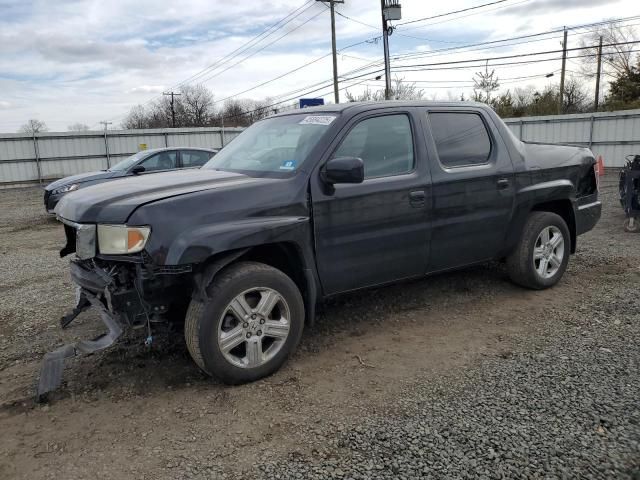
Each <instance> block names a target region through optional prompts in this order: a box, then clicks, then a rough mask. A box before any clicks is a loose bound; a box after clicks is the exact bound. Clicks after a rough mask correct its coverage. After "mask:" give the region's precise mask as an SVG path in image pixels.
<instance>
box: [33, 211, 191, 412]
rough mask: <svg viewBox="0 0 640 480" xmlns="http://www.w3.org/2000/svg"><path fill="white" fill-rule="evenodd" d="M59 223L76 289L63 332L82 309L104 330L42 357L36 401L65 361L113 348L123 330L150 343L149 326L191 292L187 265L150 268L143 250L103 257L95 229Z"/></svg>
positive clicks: (57, 378) (53, 384)
mask: <svg viewBox="0 0 640 480" xmlns="http://www.w3.org/2000/svg"><path fill="white" fill-rule="evenodd" d="M60 220H61V221H62V222H63V223H64V227H65V233H66V236H67V244H66V246H65V247H64V248H63V249H62V250H61V251H60V256H61V257H64V256H66V255H69V254H72V253H75V256H74V258H73V259H72V260H71V262H70V273H71V278H72V280H73V282H74V283H75V284H76V288H77V293H78V294H77V296H76V300H77V304H76V306H75V308H74V309H73V310H72V311H71V312H70V313H69V314H67V315H65V316H64V317H62V319H61V320H60V325H61V327H62V328H67V327H68V326H69V325H70V324H71V322H73V320H74V319H75V318H76V317H77V316H78V315H79V314H80V313H82V312H83V311H85V310H87V309H90V308H94V309H96V310H97V313H98V314H99V317H100V319H101V320H102V322H103V323H104V325H105V327H106V329H107V331H106V333H104V334H102V335H100V336H99V337H97V338H95V339H93V340H83V341H80V342H76V343H73V344H69V345H65V346H63V347H60V348H58V349H56V350H55V351H53V352H50V353H47V354H46V355H45V356H44V359H43V363H42V366H41V369H40V378H39V381H38V386H37V392H36V399H37V400H38V401H41V400H43V399H44V398H45V395H46V394H47V393H48V392H51V391H53V390H55V389H57V388H58V387H59V386H60V384H61V382H62V373H63V370H64V361H65V360H66V359H67V358H70V357H74V356H76V355H79V354H91V353H93V352H96V351H99V350H103V349H105V348H107V347H109V346H111V345H113V344H114V343H115V342H116V340H117V339H118V338H119V337H120V336H121V335H122V334H123V332H124V331H125V330H126V329H127V328H132V329H135V328H141V329H142V328H144V329H146V333H147V335H146V340H145V343H147V344H149V343H151V340H152V330H151V328H152V324H153V323H156V322H162V321H166V320H168V319H169V315H170V314H171V313H172V312H173V311H175V310H180V309H181V308H184V307H185V306H186V301H187V300H188V298H189V291H190V289H191V288H192V281H191V280H192V278H191V266H189V265H185V266H180V267H163V266H157V265H155V264H154V263H153V262H152V261H151V259H150V258H149V256H148V255H147V254H146V253H145V252H144V250H143V251H140V252H137V253H134V254H127V255H102V254H100V253H98V252H99V248H98V245H97V234H96V228H97V227H96V225H90V224H76V223H74V222H70V221H67V220H65V219H60Z"/></svg>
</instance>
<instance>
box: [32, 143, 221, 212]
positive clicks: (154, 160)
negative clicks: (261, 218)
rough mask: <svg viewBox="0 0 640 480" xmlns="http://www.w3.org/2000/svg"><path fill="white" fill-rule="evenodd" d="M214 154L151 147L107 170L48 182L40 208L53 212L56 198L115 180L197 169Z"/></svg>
mask: <svg viewBox="0 0 640 480" xmlns="http://www.w3.org/2000/svg"><path fill="white" fill-rule="evenodd" d="M217 152H218V150H217V149H206V148H177V147H170V148H154V149H151V150H143V151H141V152H138V153H135V154H133V155H131V156H130V157H127V158H125V159H124V160H122V161H121V162H119V163H117V164H115V165H114V166H113V167H111V168H109V169H108V170H100V171H97V172H87V173H80V174H78V175H72V176H70V177H65V178H62V179H60V180H56V181H55V182H52V183H50V184H49V185H47V186H46V187H45V189H44V206H45V208H46V210H47V212H48V213H53V210H54V208H55V207H56V205H57V204H58V202H59V201H60V199H61V198H62V197H63V196H64V195H66V194H67V193H69V192H74V191H76V190H78V189H80V188H86V187H88V186H90V185H96V184H98V183H104V182H108V181H110V180H115V179H117V178H123V177H128V176H132V175H141V174H147V173H158V172H164V171H167V170H175V169H178V168H198V167H201V166H202V165H204V164H205V163H207V162H208V161H209V159H210V158H211V157H212V156H213V155H215V154H216V153H217Z"/></svg>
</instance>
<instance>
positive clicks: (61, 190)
mask: <svg viewBox="0 0 640 480" xmlns="http://www.w3.org/2000/svg"><path fill="white" fill-rule="evenodd" d="M78 187H79V185H78V184H77V183H72V184H71V185H65V186H64V187H60V188H56V189H55V190H54V191H53V192H51V193H52V194H53V195H58V194H60V193H67V192H73V191H74V190H77V189H78Z"/></svg>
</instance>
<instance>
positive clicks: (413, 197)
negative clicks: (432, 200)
mask: <svg viewBox="0 0 640 480" xmlns="http://www.w3.org/2000/svg"><path fill="white" fill-rule="evenodd" d="M426 198H427V194H426V193H425V192H424V190H414V191H413V192H409V202H410V203H411V205H413V206H415V207H421V206H423V205H424V202H425V199H426Z"/></svg>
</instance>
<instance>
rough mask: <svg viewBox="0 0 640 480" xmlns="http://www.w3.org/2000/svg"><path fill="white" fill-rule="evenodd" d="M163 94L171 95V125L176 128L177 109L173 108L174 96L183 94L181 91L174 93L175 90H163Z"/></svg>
mask: <svg viewBox="0 0 640 480" xmlns="http://www.w3.org/2000/svg"><path fill="white" fill-rule="evenodd" d="M162 95H171V103H170V105H171V126H172V127H173V128H176V111H175V109H174V108H173V96H174V95H175V96H180V95H182V94H181V93H174V92H162Z"/></svg>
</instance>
